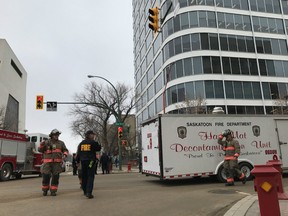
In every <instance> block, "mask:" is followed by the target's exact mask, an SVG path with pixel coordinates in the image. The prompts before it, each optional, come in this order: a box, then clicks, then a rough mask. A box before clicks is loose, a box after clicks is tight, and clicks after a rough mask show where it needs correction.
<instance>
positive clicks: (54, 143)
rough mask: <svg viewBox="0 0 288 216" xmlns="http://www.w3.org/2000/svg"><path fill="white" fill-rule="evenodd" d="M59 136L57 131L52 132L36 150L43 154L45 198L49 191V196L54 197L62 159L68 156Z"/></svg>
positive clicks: (43, 188) (43, 189)
mask: <svg viewBox="0 0 288 216" xmlns="http://www.w3.org/2000/svg"><path fill="white" fill-rule="evenodd" d="M60 134H61V132H60V131H59V130H57V129H54V130H52V131H51V133H50V134H49V137H50V139H48V140H45V141H43V142H42V143H40V146H39V148H38V151H39V152H41V153H43V167H42V176H43V180H42V191H43V196H47V192H48V190H49V189H50V193H51V196H56V192H57V190H58V184H59V175H60V173H61V172H62V162H63V158H64V157H65V158H66V157H67V155H68V149H67V148H66V146H65V144H64V142H63V141H61V140H59V139H58V138H59V135H60ZM51 177H52V179H51ZM50 179H51V186H50Z"/></svg>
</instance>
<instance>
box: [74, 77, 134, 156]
mask: <svg viewBox="0 0 288 216" xmlns="http://www.w3.org/2000/svg"><path fill="white" fill-rule="evenodd" d="M115 88H116V90H117V93H118V95H117V94H116V91H115V89H114V88H113V87H112V86H109V85H106V86H103V85H98V84H97V83H95V82H90V83H89V84H87V85H86V86H85V88H84V91H83V92H82V93H79V94H75V96H74V98H75V101H76V102H79V105H75V106H74V107H73V108H72V109H71V112H70V115H71V116H74V118H75V119H74V120H73V121H72V123H71V129H72V131H73V132H74V134H75V135H80V136H82V137H83V134H84V132H85V131H86V130H88V129H89V130H94V131H95V132H96V133H97V137H98V139H99V141H100V142H101V144H102V145H103V146H104V150H105V151H109V152H115V151H116V149H117V148H118V145H117V141H116V145H115V142H111V141H110V140H111V136H112V140H117V128H116V127H113V125H111V122H112V121H113V118H112V117H113V116H114V117H115V118H116V119H117V117H118V110H119V111H120V113H121V115H120V118H121V119H119V120H120V121H121V122H124V121H125V119H126V118H127V116H128V115H129V113H130V112H131V110H132V109H133V108H134V105H135V104H134V96H133V94H132V88H129V87H128V86H126V85H125V84H119V83H118V84H117V85H116V86H115ZM118 101H119V104H118ZM118 105H119V107H118ZM115 118H114V120H115ZM109 138H110V139H109ZM109 141H110V142H109Z"/></svg>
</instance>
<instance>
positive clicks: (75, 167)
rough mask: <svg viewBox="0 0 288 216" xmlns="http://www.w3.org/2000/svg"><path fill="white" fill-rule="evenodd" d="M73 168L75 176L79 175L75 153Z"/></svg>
mask: <svg viewBox="0 0 288 216" xmlns="http://www.w3.org/2000/svg"><path fill="white" fill-rule="evenodd" d="M72 167H73V175H77V162H76V154H75V153H73V159H72Z"/></svg>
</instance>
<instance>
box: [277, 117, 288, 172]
mask: <svg viewBox="0 0 288 216" xmlns="http://www.w3.org/2000/svg"><path fill="white" fill-rule="evenodd" d="M276 127H277V133H278V141H279V146H280V160H281V161H282V164H283V168H284V169H285V168H286V170H288V130H287V128H288V120H276Z"/></svg>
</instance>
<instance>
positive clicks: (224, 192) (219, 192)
mask: <svg viewBox="0 0 288 216" xmlns="http://www.w3.org/2000/svg"><path fill="white" fill-rule="evenodd" d="M208 192H209V193H215V194H234V193H236V190H231V189H230V190H223V189H218V190H210V191H208Z"/></svg>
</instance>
